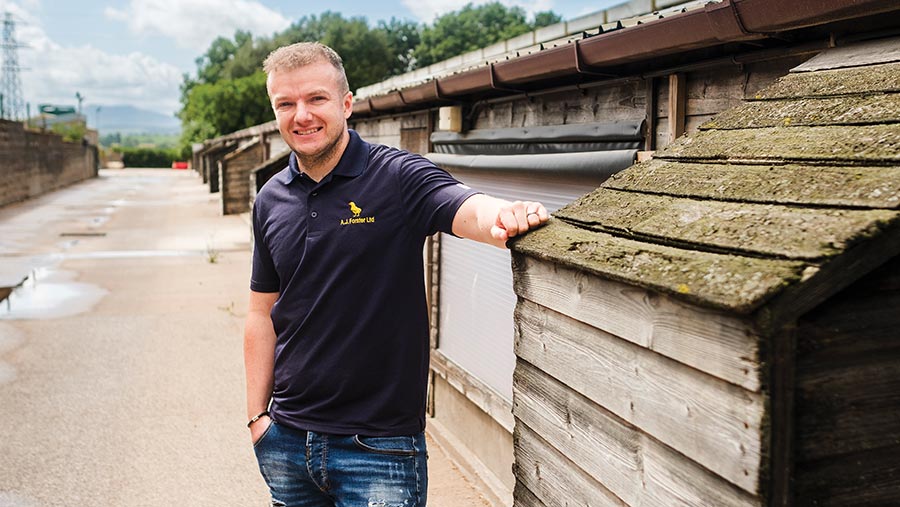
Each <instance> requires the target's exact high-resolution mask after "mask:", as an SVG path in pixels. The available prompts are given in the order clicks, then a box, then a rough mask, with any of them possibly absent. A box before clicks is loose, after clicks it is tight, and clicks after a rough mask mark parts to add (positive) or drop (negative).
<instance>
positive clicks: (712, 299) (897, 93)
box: [511, 39, 900, 314]
mask: <svg viewBox="0 0 900 507" xmlns="http://www.w3.org/2000/svg"><path fill="white" fill-rule="evenodd" d="M893 44H896V45H897V46H898V47H900V39H895V40H894V42H893ZM847 50H848V48H841V49H838V50H836V51H847ZM849 50H850V51H852V48H849ZM836 56H837V57H838V58H835V55H834V53H832V54H830V55H829V58H830V59H831V60H832V61H840V53H838V54H837V55H836ZM898 76H900V63H898V62H895V61H882V62H880V63H875V64H869V65H861V66H836V67H835V68H825V69H821V68H817V70H814V71H809V72H792V73H790V74H788V75H787V76H785V77H783V78H781V79H780V80H778V81H777V82H776V83H775V84H773V85H772V86H770V87H768V88H766V89H764V90H762V91H760V92H759V93H758V94H756V96H755V97H753V98H751V99H749V100H746V101H745V102H744V103H743V104H742V105H740V106H738V107H736V108H734V109H731V110H728V111H724V112H723V113H721V114H719V115H718V116H716V117H715V118H713V119H712V120H710V121H708V122H707V123H706V124H704V125H703V126H702V127H701V128H700V130H699V131H698V132H695V133H692V134H688V135H686V136H683V137H682V138H680V139H678V140H676V141H675V142H673V143H672V144H670V145H669V146H667V147H666V148H665V149H664V150H662V151H659V152H657V153H656V154H655V156H654V158H653V159H651V160H649V161H646V162H642V163H639V164H636V165H634V166H632V167H631V168H629V169H627V170H625V171H623V172H621V173H619V174H617V175H615V176H613V177H612V178H610V179H609V180H608V181H607V182H605V183H604V184H603V185H602V186H601V187H600V188H598V189H596V190H595V191H594V192H592V193H590V194H588V195H586V196H584V197H582V198H580V199H578V200H577V201H575V202H573V203H571V204H569V205H568V206H566V207H564V208H562V209H560V210H559V211H557V212H556V213H555V214H554V219H553V220H551V222H550V224H548V225H547V226H546V227H543V228H541V229H539V230H536V231H533V232H531V233H529V234H528V235H525V236H523V237H522V238H519V239H517V240H514V241H513V242H511V246H512V248H513V249H514V250H516V251H518V252H520V253H524V254H527V255H532V256H535V257H539V258H542V259H546V260H550V261H553V262H557V263H560V264H564V265H568V266H571V267H575V268H577V269H581V270H585V271H588V272H591V273H594V274H596V275H597V276H601V277H604V278H609V279H613V280H617V281H620V282H624V283H628V284H632V285H637V286H641V287H645V288H649V289H652V290H656V291H660V292H664V293H669V294H672V295H673V296H675V297H678V298H682V299H687V300H689V301H690V302H692V303H695V304H699V305H702V306H707V307H712V308H717V309H721V310H725V311H730V312H736V313H741V314H750V313H753V312H757V311H759V310H761V309H763V308H770V309H771V308H773V307H779V306H780V307H789V308H787V309H778V310H774V313H779V312H780V314H790V313H791V312H792V311H796V312H800V311H805V310H808V309H809V308H811V307H812V306H815V305H816V304H818V302H821V301H822V300H823V299H824V298H826V297H828V296H830V295H831V294H833V293H835V292H836V291H838V290H840V289H841V288H842V287H843V286H845V285H847V284H849V283H851V282H852V281H853V280H855V279H858V278H859V277H861V276H862V275H864V274H865V273H866V272H868V271H871V270H872V269H874V268H875V267H877V266H878V265H879V264H881V263H883V262H885V261H887V260H888V259H890V258H891V257H894V256H896V255H898V253H900V77H898ZM772 313H773V312H768V314H772Z"/></svg>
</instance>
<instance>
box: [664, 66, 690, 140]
mask: <svg viewBox="0 0 900 507" xmlns="http://www.w3.org/2000/svg"><path fill="white" fill-rule="evenodd" d="M686 88H687V84H686V83H685V77H684V74H671V75H670V76H669V113H668V119H669V135H670V136H671V139H673V140H674V139H675V138H676V137H679V136H681V135H682V134H684V111H685V106H686V98H687V89H686Z"/></svg>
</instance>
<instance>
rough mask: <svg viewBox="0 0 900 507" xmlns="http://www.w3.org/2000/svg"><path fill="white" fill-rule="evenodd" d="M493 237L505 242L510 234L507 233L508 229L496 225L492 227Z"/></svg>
mask: <svg viewBox="0 0 900 507" xmlns="http://www.w3.org/2000/svg"><path fill="white" fill-rule="evenodd" d="M491 237H492V238H494V239H496V240H497V241H502V242H504V243H505V242H506V240H508V239H509V234H507V232H506V229H504V228H502V227H500V226H497V225H495V226H493V227H491Z"/></svg>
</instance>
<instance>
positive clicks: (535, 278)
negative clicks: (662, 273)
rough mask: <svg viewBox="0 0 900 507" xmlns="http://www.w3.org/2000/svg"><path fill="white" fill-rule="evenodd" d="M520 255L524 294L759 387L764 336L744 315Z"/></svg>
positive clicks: (518, 279) (719, 374)
mask: <svg viewBox="0 0 900 507" xmlns="http://www.w3.org/2000/svg"><path fill="white" fill-rule="evenodd" d="M516 258H517V259H518V260H517V261H516V264H517V266H518V267H517V273H518V274H517V276H516V282H515V285H516V292H517V294H518V295H519V296H521V297H523V298H526V299H528V300H530V301H534V302H536V303H538V304H540V305H542V306H545V307H547V308H550V309H553V310H555V311H557V312H560V313H563V314H565V315H568V316H570V317H572V318H574V319H577V320H579V321H581V322H584V323H586V324H588V325H590V326H593V327H595V328H598V329H602V330H604V331H606V332H609V333H611V334H614V335H616V336H618V337H620V338H623V339H625V340H628V341H630V342H632V343H636V344H638V345H640V346H642V347H645V348H647V349H649V350H653V351H655V352H657V353H659V354H662V355H664V356H666V357H670V358H672V359H675V360H676V361H679V362H682V363H684V364H687V365H689V366H691V367H694V368H697V369H698V370H700V371H704V372H706V373H709V374H710V375H713V376H716V377H719V378H721V379H723V380H726V381H728V382H731V383H733V384H736V385H739V386H742V387H744V388H745V389H748V390H750V391H754V392H758V391H759V390H760V386H761V383H762V381H761V378H760V376H761V367H760V361H759V340H760V339H759V338H758V336H757V335H756V334H755V332H754V330H753V328H752V327H751V326H750V325H749V324H748V323H747V322H746V321H743V320H741V319H738V318H736V317H733V316H729V315H725V314H723V313H720V312H716V311H711V310H705V309H703V308H698V307H695V306H692V305H687V304H684V303H681V302H679V301H676V300H674V299H672V298H670V297H667V296H664V295H660V294H657V293H654V292H650V291H645V290H642V289H640V288H635V287H633V286H628V285H624V284H621V283H617V282H614V281H610V280H604V279H602V278H598V277H595V276H591V275H590V274H588V273H584V272H581V271H576V270H573V269H568V268H565V267H562V266H554V265H552V264H549V263H546V262H542V261H538V260H535V259H528V258H522V257H520V256H516Z"/></svg>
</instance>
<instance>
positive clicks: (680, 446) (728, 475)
mask: <svg viewBox="0 0 900 507" xmlns="http://www.w3.org/2000/svg"><path fill="white" fill-rule="evenodd" d="M515 349H516V354H517V355H518V356H519V357H520V358H521V359H522V360H524V361H527V362H529V363H531V364H534V365H539V367H540V368H541V369H542V370H543V371H545V372H546V373H547V374H549V375H552V376H553V377H555V378H556V379H558V380H559V381H560V382H562V383H564V384H566V386H568V387H569V388H570V389H572V390H574V391H575V392H577V393H579V394H581V395H583V396H585V397H586V398H588V399H589V400H591V401H592V402H594V403H596V404H598V405H600V406H602V407H603V408H604V409H606V410H608V411H609V412H611V413H613V414H615V415H616V416H618V417H620V418H622V419H624V420H625V421H627V422H628V423H630V424H632V425H634V426H636V427H638V428H640V429H641V431H643V432H644V433H647V434H649V435H651V436H653V437H654V438H655V439H657V440H659V441H660V442H662V443H664V444H666V445H667V446H669V447H671V448H673V449H675V450H677V451H678V452H680V453H682V454H684V455H685V456H688V457H689V458H690V459H692V460H694V461H696V462H697V463H700V464H701V465H703V466H705V467H706V468H709V469H710V470H715V471H716V473H717V474H719V475H720V476H722V477H724V478H725V479H727V480H728V481H729V482H731V483H733V484H735V485H737V486H739V487H741V488H742V489H744V490H745V491H748V492H750V493H754V494H755V493H757V492H758V491H759V481H760V473H761V472H760V470H761V456H762V453H763V440H764V436H763V423H764V420H765V419H766V413H765V411H766V406H765V399H764V397H763V395H762V394H759V393H752V392H749V391H746V390H744V389H742V388H740V387H737V386H734V385H732V384H729V383H727V382H724V381H722V380H719V379H716V378H715V377H712V376H709V375H706V374H703V373H701V372H699V371H697V370H694V369H692V368H688V367H686V366H684V365H683V364H680V363H678V362H676V361H672V360H671V359H667V358H664V357H662V356H660V355H659V354H655V353H653V352H652V351H650V350H647V349H646V348H644V347H640V346H637V345H634V344H632V343H629V342H627V341H625V340H621V339H619V338H617V337H615V336H612V335H610V334H608V333H605V332H603V331H601V330H599V329H595V328H592V327H590V326H588V325H586V324H584V323H581V322H578V321H576V320H574V319H571V318H569V317H566V316H564V315H561V314H559V313H556V312H553V311H551V310H548V309H546V308H542V307H540V306H538V305H536V304H533V303H530V302H527V301H521V302H520V303H519V304H518V305H517V307H516V344H515ZM570 415H571V414H570ZM625 440H626V441H627V439H625Z"/></svg>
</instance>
